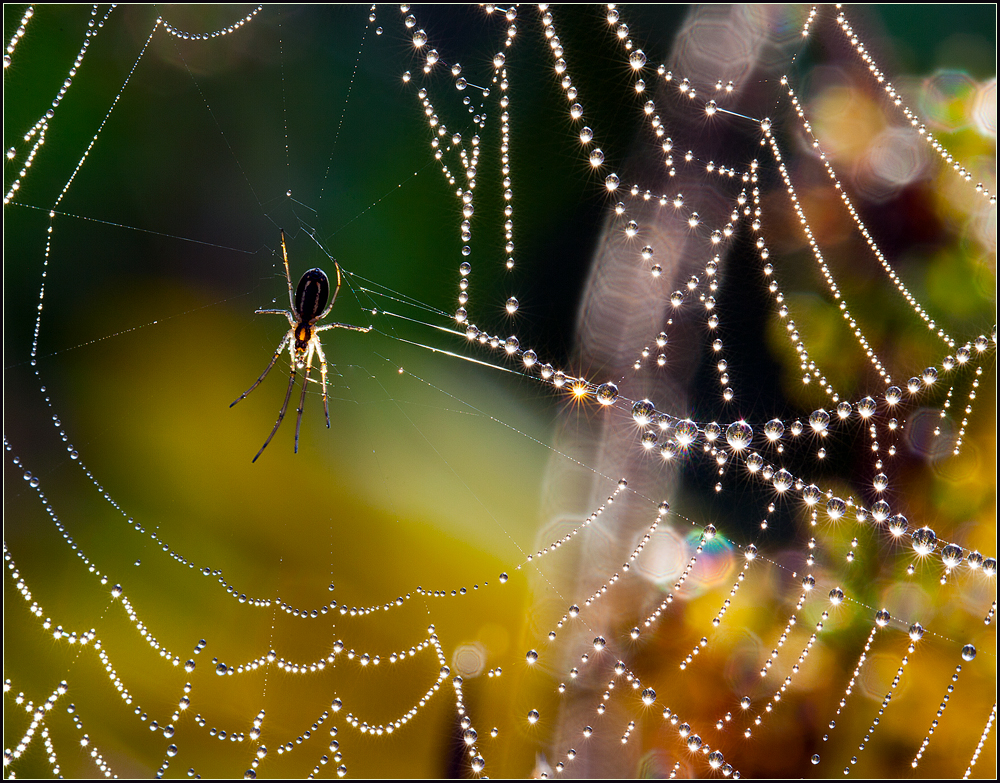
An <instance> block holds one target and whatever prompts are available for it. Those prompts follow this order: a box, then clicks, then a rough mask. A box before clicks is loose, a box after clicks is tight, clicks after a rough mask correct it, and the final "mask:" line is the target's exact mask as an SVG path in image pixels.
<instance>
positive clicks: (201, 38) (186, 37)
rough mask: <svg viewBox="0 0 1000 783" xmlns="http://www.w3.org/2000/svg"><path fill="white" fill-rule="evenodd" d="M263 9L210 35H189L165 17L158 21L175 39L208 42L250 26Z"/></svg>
mask: <svg viewBox="0 0 1000 783" xmlns="http://www.w3.org/2000/svg"><path fill="white" fill-rule="evenodd" d="M263 8H264V6H262V5H259V6H257V7H256V8H255V9H253V10H252V11H251V12H250V13H248V14H247V15H246V16H244V17H243V18H242V19H240V20H239V21H238V22H235V23H233V24H231V25H227V26H226V27H220V28H219V29H218V30H213V31H212V32H209V33H189V32H188V31H186V30H181V29H179V28H177V27H174V26H173V25H172V24H170V22H168V21H167V20H166V19H164V18H163V17H160V18H159V19H157V20H156V21H157V22H158V23H159V24H162V25H163V29H164V30H166V31H167V32H168V33H170V34H171V35H172V36H174V37H175V38H180V39H182V40H184V41H208V40H211V39H213V38H219V37H221V36H223V35H229V34H230V33H235V32H236V31H237V30H239V29H240V28H241V27H243V26H244V25H246V24H249V23H250V20H251V19H253V18H254V17H255V16H257V14H259V13H260V12H261V11H262V10H263Z"/></svg>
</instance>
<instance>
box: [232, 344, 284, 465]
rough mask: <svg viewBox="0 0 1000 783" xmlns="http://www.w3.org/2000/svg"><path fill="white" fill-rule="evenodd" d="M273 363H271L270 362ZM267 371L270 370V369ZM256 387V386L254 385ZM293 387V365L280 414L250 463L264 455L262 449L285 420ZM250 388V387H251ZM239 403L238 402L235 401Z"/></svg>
mask: <svg viewBox="0 0 1000 783" xmlns="http://www.w3.org/2000/svg"><path fill="white" fill-rule="evenodd" d="M271 363H272V364H273V363H274V362H273V361H272V362H271ZM268 369H271V368H270V367H269V368H268ZM255 385H256V384H255ZM294 385H295V365H294V364H293V365H292V371H291V373H290V374H289V376H288V390H287V391H286V392H285V401H284V402H283V403H282V404H281V412H280V413H279V414H278V420H277V421H276V422H274V429H273V430H271V434H270V435H268V436H267V440H265V441H264V445H263V446H261V447H260V451H258V452H257V456H256V457H254V458H253V459H252V460H251V462H256V461H257V457H259V456H260V455H261V454H263V453H264V449H266V448H267V444H268V443H270V442H271V438H273V437H274V433H276V432H277V431H278V427H280V426H281V420H282V419H283V418H285V411H287V410H288V401H289V400H290V399H291V397H292V387H293V386H294ZM251 388H252V387H251ZM237 402H239V400H237ZM234 404H235V403H234ZM297 436H298V433H296V439H295V441H296V447H297V446H298V437H297Z"/></svg>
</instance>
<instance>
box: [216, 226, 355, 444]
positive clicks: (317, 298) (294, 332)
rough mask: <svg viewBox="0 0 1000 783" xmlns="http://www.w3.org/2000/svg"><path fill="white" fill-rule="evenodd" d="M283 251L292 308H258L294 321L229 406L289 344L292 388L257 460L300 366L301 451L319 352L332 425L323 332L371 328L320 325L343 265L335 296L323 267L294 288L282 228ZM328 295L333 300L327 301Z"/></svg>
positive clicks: (326, 409) (282, 415)
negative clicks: (304, 414) (309, 388)
mask: <svg viewBox="0 0 1000 783" xmlns="http://www.w3.org/2000/svg"><path fill="white" fill-rule="evenodd" d="M281 254H282V256H283V257H284V259H285V279H286V280H287V281H288V301H289V304H290V305H291V308H292V309H291V310H290V311H289V310H257V311H255V312H256V314H257V315H283V316H285V317H286V318H287V319H288V323H289V324H290V325H291V327H292V328H291V329H289V330H288V331H287V332H286V333H285V336H284V337H282V338H281V342H280V343H278V349H277V350H276V351H275V352H274V356H272V357H271V362H270V363H269V364H268V365H267V368H266V369H265V370H264V372H262V373H261V374H260V377H259V378H258V379H257V380H256V381H254V382H253V386H251V387H250V388H249V389H247V390H246V391H245V392H243V394H241V395H240V396H239V397H238V398H237V399H236V400H234V401H233V403H232V404H231V405H230V406H229V407H230V408H232V407H233V405H235V404H236V403H237V402H239V401H240V400H242V399H244V398H245V397H246V396H247V395H248V394H250V392H252V391H253V390H254V389H256V388H257V387H258V386H259V385H260V382H261V381H263V380H264V378H266V377H267V374H268V373H269V372H271V368H272V367H274V364H275V362H277V361H278V357H279V356H280V355H281V352H282V351H283V350H284V349H285V346H286V345H287V346H288V355H289V357H290V359H291V372H290V374H289V377H288V390H287V391H286V392H285V401H284V403H282V405H281V412H280V413H279V414H278V420H277V421H276V422H275V423H274V429H272V430H271V434H270V435H268V436H267V440H265V441H264V445H263V446H261V447H260V451H258V452H257V456H255V457H254V458H253V460H252V461H253V462H256V461H257V457H259V456H260V455H261V454H262V453H263V452H264V449H266V448H267V444H268V443H270V442H271V438H273V437H274V433H276V432H277V431H278V427H280V426H281V420H282V419H284V418H285V411H287V410H288V401H289V399H291V396H292V387H294V386H295V374H296V372H297V371H298V370H302V369H304V370H305V377H304V378H303V381H302V395H301V396H300V397H299V407H298V418H297V419H296V422H295V453H296V454H298V452H299V429H300V428H301V426H302V409H303V408H304V407H305V402H306V385H307V384H308V383H309V371H310V370H311V369H312V362H313V356H314V355H316V356H319V367H320V375H321V376H322V383H323V411H324V412H325V413H326V426H327V428H329V427H330V404H329V402H328V401H327V396H326V354H324V353H323V346H322V344H321V343H320V341H319V333H320V332H322V331H324V330H326V329H352V330H354V331H355V332H370V331H371V329H372V327H370V326H351V325H350V324H340V323H330V324H323V325H322V326H316V325H315V324H316V322H317V321H320V320H322V319H323V318H326V316H327V314H328V313H329V312H330V310H331V309H332V308H333V303H334V302H336V301H337V292H338V291H340V265H339V264H338V263H337V262H336V261H334V262H333V265H334V267H335V268H336V270H337V287H336V288H334V289H333V296H330V279H329V278H328V277H327V276H326V272H324V271H323V270H322V269H310V270H309V271H307V272H306V273H305V274H303V275H302V277H301V278H300V279H299V284H298V286H296V288H295V291H294V292H293V291H292V276H291V273H290V272H289V271H288V250H287V249H286V248H285V232H284V229H282V230H281ZM327 299H329V300H330V303H329V304H327V301H326V300H327Z"/></svg>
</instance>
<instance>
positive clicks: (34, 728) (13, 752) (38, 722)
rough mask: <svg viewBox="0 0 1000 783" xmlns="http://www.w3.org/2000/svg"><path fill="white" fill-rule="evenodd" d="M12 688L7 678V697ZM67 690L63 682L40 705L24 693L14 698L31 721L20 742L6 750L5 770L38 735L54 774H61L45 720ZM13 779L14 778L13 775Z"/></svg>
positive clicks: (5, 683)
mask: <svg viewBox="0 0 1000 783" xmlns="http://www.w3.org/2000/svg"><path fill="white" fill-rule="evenodd" d="M12 687H13V686H12V684H11V681H10V678H6V679H5V680H4V682H3V692H4V696H5V697H6V696H7V695H8V694H9V693H11V691H12ZM67 690H69V685H68V684H67V682H66V681H65V680H63V681H62V682H60V683H59V685H57V686H56V689H55V690H54V691H52V693H51V694H49V697H48V698H47V699H46V700H45V701H44V702H42V703H40V704H38V705H36V704H34V702H32V701H31V700H29V699H27V698H26V697H25V695H24V694H23V693H18V694H16V695H15V696H13V697H12V698H13V701H14V704H16V705H17V706H19V707H21V708H22V709H23V710H24V712H25V713H27V714H28V715H30V716H31V721H30V723H29V724H28V726H27V728H26V729H25V730H24V734H22V735H21V739H20V740H18V743H17V744H16V745H15V746H14V747H13V748H4V752H3V765H4V768H6V767H8V766H10V765H11V764H12V763H13V762H14V761H16V760H17V759H19V758H20V757H21V756H22V755H23V754H24V752H25V751H26V750H27V749H28V746H29V745H30V744H31V741H32V740H33V739H34V737H35V734H38V735H39V736H41V737H42V738H43V740H44V743H45V747H46V751H47V755H48V759H49V763H50V765H51V766H52V771H53V773H54V774H55V775H58V774H59V764H58V762H57V761H56V757H55V751H54V750H53V749H52V743H51V740H49V738H48V727H47V726H46V725H45V718H46V715H47V714H48V713H49V712H50V711H51V710H52V708H53V707H54V706H55V704H56V702H57V701H58V700H59V697H60V696H63V695H65V694H66V691H67ZM11 777H13V775H11Z"/></svg>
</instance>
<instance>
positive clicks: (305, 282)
mask: <svg viewBox="0 0 1000 783" xmlns="http://www.w3.org/2000/svg"><path fill="white" fill-rule="evenodd" d="M329 298H330V278H328V277H327V276H326V272H324V271H323V270H322V269H310V270H309V271H308V272H306V273H305V274H303V275H302V277H301V278H300V279H299V285H298V287H297V288H296V289H295V314H296V315H297V316H298V318H299V321H300V322H303V323H311V322H312V321H314V320H315V319H317V318H319V316H320V315H321V314H322V312H323V310H324V309H326V303H327V300H329ZM296 337H298V335H296ZM306 339H308V337H307V338H306Z"/></svg>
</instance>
